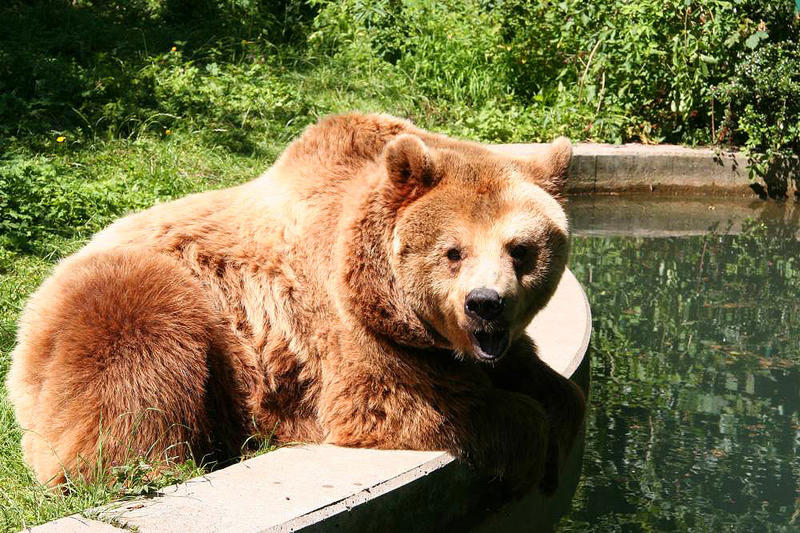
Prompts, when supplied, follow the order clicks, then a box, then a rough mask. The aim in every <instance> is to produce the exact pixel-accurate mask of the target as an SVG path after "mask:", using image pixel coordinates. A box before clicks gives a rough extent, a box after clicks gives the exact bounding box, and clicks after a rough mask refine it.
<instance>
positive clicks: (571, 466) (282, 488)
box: [33, 271, 591, 533]
mask: <svg viewBox="0 0 800 533" xmlns="http://www.w3.org/2000/svg"><path fill="white" fill-rule="evenodd" d="M528 332H529V334H531V335H532V337H533V339H534V340H535V341H536V342H537V345H538V347H539V351H540V356H541V357H542V359H543V360H545V361H546V362H547V363H548V364H550V365H551V366H552V367H553V368H554V369H556V370H557V371H558V372H560V373H562V375H565V376H567V377H570V376H571V377H572V379H574V380H575V381H576V383H578V384H579V385H580V386H581V387H582V388H583V389H584V391H586V392H587V393H588V387H589V364H588V358H587V357H585V354H586V350H587V347H588V344H589V337H590V335H591V314H590V310H589V304H588V301H587V299H586V296H585V294H584V292H583V290H582V288H581V287H580V284H579V283H578V281H577V280H576V279H575V277H574V276H573V275H572V273H571V272H569V271H567V272H566V273H565V274H564V276H563V278H562V280H561V282H560V284H559V286H558V289H557V290H556V294H555V295H554V296H553V298H552V299H551V301H550V303H549V304H548V305H547V307H546V308H545V309H544V310H543V311H542V312H540V313H539V315H538V316H537V317H536V319H534V321H533V323H532V324H531V325H530V326H529V328H528ZM582 455H583V437H582V436H581V437H580V439H579V442H577V443H576V445H575V446H574V447H573V450H572V452H571V454H570V457H569V458H568V460H567V463H566V466H565V467H564V469H563V471H562V474H561V483H560V486H559V489H558V491H557V492H556V493H555V494H554V495H553V496H551V497H549V498H545V497H543V496H542V495H541V494H540V493H539V492H538V490H533V491H532V492H530V493H529V494H527V495H525V496H524V497H522V498H521V499H517V500H514V501H506V500H504V499H503V497H502V495H499V494H496V493H495V492H496V489H495V488H494V487H489V486H487V485H486V483H485V482H483V481H481V480H479V479H478V478H477V477H476V475H475V474H474V473H473V472H472V471H471V470H470V469H469V468H467V467H466V466H465V465H463V464H461V463H459V462H457V461H456V460H455V459H454V458H453V457H452V456H450V455H449V454H447V453H444V452H419V451H408V450H396V451H393V450H389V451H387V450H371V449H354V448H340V447H336V446H320V445H314V446H295V447H286V448H281V449H279V450H277V451H274V452H270V453H267V454H265V455H262V456H259V457H256V458H254V459H249V460H247V461H243V462H241V463H239V464H236V465H233V466H230V467H228V468H224V469H221V470H218V471H216V472H212V473H210V474H208V475H206V476H203V477H199V478H195V479H192V480H189V481H187V482H185V483H181V484H178V485H175V486H171V487H167V488H165V489H163V490H162V491H161V493H160V494H159V496H157V497H154V498H149V499H140V500H134V501H128V502H121V503H116V504H111V505H108V506H105V507H103V508H100V509H95V510H92V511H88V512H86V513H84V514H85V515H86V516H88V517H90V518H92V519H95V520H90V519H86V518H83V517H79V516H73V517H67V518H62V519H61V520H57V521H55V522H51V523H48V524H45V525H43V526H39V527H36V528H34V529H33V531H36V532H37V533H39V532H48V531H54V532H55V531H59V532H67V533H69V532H87V531H92V532H95V531H97V532H100V531H102V532H111V531H125V530H135V531H140V532H143V533H144V532H156V531H158V532H176V533H177V532H179V531H180V532H183V531H192V532H212V531H214V532H218V531H237V532H256V531H272V532H282V531H334V530H339V531H366V530H382V531H385V532H391V531H407V530H409V529H412V530H414V531H430V532H435V531H442V530H448V529H455V530H465V529H473V530H477V531H498V530H503V531H514V530H523V531H530V530H535V531H545V530H548V529H550V528H551V527H552V525H553V524H554V523H555V522H556V520H557V519H558V518H559V517H560V516H561V515H562V514H563V513H564V512H566V510H568V509H569V504H570V501H571V499H572V495H573V494H574V491H575V488H576V487H577V483H578V479H579V477H580V468H581V463H582ZM96 520H100V521H99V522H98V521H96ZM109 524H114V526H111V525H109ZM498 528H499V529H498Z"/></svg>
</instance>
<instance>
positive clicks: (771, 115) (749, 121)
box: [717, 43, 800, 197]
mask: <svg viewBox="0 0 800 533" xmlns="http://www.w3.org/2000/svg"><path fill="white" fill-rule="evenodd" d="M717 97H718V98H719V100H720V102H722V103H723V104H725V105H726V106H727V107H726V115H725V122H724V124H723V128H724V129H723V132H722V133H723V137H724V138H726V139H727V140H729V141H730V142H731V143H736V144H741V145H743V147H744V151H745V152H746V153H747V155H748V156H749V158H750V163H751V166H750V168H751V171H752V172H753V173H754V174H755V175H756V176H758V177H761V178H763V179H764V180H765V181H766V183H767V185H768V187H769V189H770V190H769V194H770V195H771V196H773V197H782V196H785V194H786V190H787V187H788V180H790V179H794V180H795V183H797V180H798V179H800V177H798V175H797V171H798V166H797V163H798V162H797V155H798V154H800V120H798V119H800V49H798V47H797V46H796V44H789V43H778V44H774V43H768V44H766V45H765V46H762V47H759V48H758V49H756V50H754V51H752V52H751V53H749V54H746V55H745V56H744V57H743V59H742V61H741V62H740V63H739V64H738V65H737V66H736V72H735V76H734V77H733V79H732V80H731V81H730V82H728V83H726V84H723V85H722V86H720V87H719V89H718V90H717Z"/></svg>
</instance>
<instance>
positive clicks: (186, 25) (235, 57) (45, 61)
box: [0, 0, 314, 138]
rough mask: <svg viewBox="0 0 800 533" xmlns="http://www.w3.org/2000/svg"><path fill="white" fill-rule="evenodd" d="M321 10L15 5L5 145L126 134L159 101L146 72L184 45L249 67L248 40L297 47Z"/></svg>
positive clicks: (11, 8)
mask: <svg viewBox="0 0 800 533" xmlns="http://www.w3.org/2000/svg"><path fill="white" fill-rule="evenodd" d="M313 15H314V11H313V8H312V7H311V6H309V5H308V3H307V2H300V1H292V0H251V1H249V2H224V1H223V0H197V1H192V0H94V1H91V0H71V1H70V0H50V1H46V0H38V1H37V0H34V1H21V0H11V2H10V3H9V4H6V5H5V6H4V7H0V19H2V27H0V138H2V137H6V138H11V137H14V138H26V137H30V136H36V135H42V134H52V133H53V132H62V131H68V130H69V131H73V132H76V131H77V132H79V133H92V134H97V132H104V133H106V134H107V135H110V136H126V135H129V134H130V133H131V131H132V130H133V129H134V128H136V127H137V120H136V117H141V112H140V111H141V110H142V109H157V108H158V101H157V100H158V95H157V92H156V91H155V90H154V86H153V84H152V83H149V81H151V80H148V78H147V77H146V76H142V75H141V71H142V70H143V69H144V68H146V67H147V65H148V64H150V63H151V62H152V61H153V58H155V57H158V56H159V55H164V54H167V53H169V51H170V50H171V48H172V47H173V46H176V47H179V49H180V51H181V53H182V54H183V56H184V57H188V58H189V59H192V60H194V61H197V62H200V63H202V62H203V61H204V60H207V59H208V58H209V56H212V55H213V56H214V60H215V61H220V60H221V61H229V62H236V61H239V60H241V59H242V58H241V56H242V54H243V53H242V44H241V43H242V42H243V41H246V40H248V39H260V40H265V41H268V42H269V43H272V44H276V45H282V46H286V47H299V46H302V43H303V42H304V41H305V39H304V32H305V28H307V27H308V24H307V23H308V22H309V21H310V20H311V19H312V18H313Z"/></svg>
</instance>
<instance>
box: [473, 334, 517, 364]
mask: <svg viewBox="0 0 800 533" xmlns="http://www.w3.org/2000/svg"><path fill="white" fill-rule="evenodd" d="M473 336H474V337H475V344H477V346H476V348H478V350H476V351H477V352H478V357H480V358H481V359H487V360H491V359H497V358H499V357H500V356H501V355H503V353H504V352H505V351H506V348H508V331H492V332H489V331H482V330H478V331H476V332H475V333H473Z"/></svg>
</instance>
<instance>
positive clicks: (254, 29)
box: [0, 0, 800, 529]
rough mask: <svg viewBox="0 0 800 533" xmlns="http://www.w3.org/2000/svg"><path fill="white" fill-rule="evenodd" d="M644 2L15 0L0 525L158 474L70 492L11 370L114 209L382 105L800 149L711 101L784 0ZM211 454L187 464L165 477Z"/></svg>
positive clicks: (0, 129)
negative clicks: (335, 116)
mask: <svg viewBox="0 0 800 533" xmlns="http://www.w3.org/2000/svg"><path fill="white" fill-rule="evenodd" d="M629 4H630V5H626V7H625V8H624V9H623V8H620V7H619V5H620V4H619V3H618V2H613V1H601V2H593V3H589V4H586V3H585V2H579V1H577V0H565V1H564V2H559V3H548V4H545V3H532V2H523V1H518V0H507V1H504V2H486V1H477V0H476V1H468V2H461V1H458V2H456V1H455V0H453V1H448V2H444V3H442V2H437V3H432V2H425V1H423V0H403V1H399V2H398V1H395V0H371V1H366V2H362V1H360V0H359V1H356V0H344V1H338V0H337V1H330V2H329V1H326V0H309V1H307V2H294V1H288V0H284V1H280V0H270V1H267V0H264V1H260V0H230V1H228V0H225V1H223V0H199V1H196V2H189V1H188V0H106V1H103V2H98V1H94V0H70V1H67V0H51V1H44V0H39V1H37V0H33V1H22V0H10V1H8V2H6V3H4V6H3V7H0V17H2V20H3V25H2V26H1V27H0V528H6V529H18V528H21V527H23V526H25V525H30V524H36V523H40V522H43V521H47V520H50V519H53V518H56V517H59V516H62V515H64V514H68V513H72V512H76V511H79V510H81V509H83V508H87V507H91V506H94V505H98V504H101V503H103V502H105V501H108V500H109V499H112V498H115V497H120V496H125V495H126V494H127V493H128V492H126V491H130V487H136V486H141V483H137V479H138V480H141V477H142V472H143V469H144V470H146V467H145V466H143V465H141V464H140V463H139V462H137V460H135V459H132V462H131V464H130V465H128V468H127V470H120V471H118V472H117V474H118V476H117V477H113V478H111V479H107V480H106V481H107V483H105V484H104V483H98V484H94V485H86V484H80V483H76V484H75V486H74V487H72V491H71V492H70V493H69V494H68V495H66V496H64V495H61V494H60V493H59V494H56V493H53V492H49V491H47V490H46V489H44V488H43V487H41V486H39V485H37V484H36V483H35V482H34V480H33V478H32V476H31V473H30V472H29V471H28V469H27V468H26V466H25V465H24V463H23V461H22V458H21V453H20V448H19V439H20V435H21V434H20V431H21V430H20V428H19V427H18V426H17V425H16V422H15V421H14V417H13V414H12V409H11V406H10V405H9V404H8V401H7V399H6V393H5V390H4V385H3V384H2V383H3V382H4V379H5V375H6V373H7V370H8V365H9V354H10V351H11V349H12V348H13V345H14V334H15V328H16V326H15V324H16V321H17V318H18V316H19V313H20V309H21V306H22V305H23V303H24V301H25V299H26V298H27V297H28V296H29V295H30V294H31V292H32V291H33V290H35V288H36V287H37V286H38V284H39V283H40V282H41V281H42V280H43V279H44V277H45V276H46V275H47V274H48V272H49V271H50V270H51V269H52V267H53V265H54V264H55V262H56V261H58V260H59V259H60V258H62V257H64V256H65V255H67V254H69V253H70V252H72V251H74V250H76V249H77V248H78V247H80V246H81V244H82V243H83V242H85V241H86V240H87V239H88V238H89V237H90V236H91V235H92V234H93V233H94V232H96V231H97V230H99V229H100V228H102V227H104V226H105V225H107V224H108V223H110V222H111V221H113V220H114V219H116V218H118V217H119V216H121V215H124V214H125V213H127V212H130V211H134V210H139V209H143V208H146V207H148V206H150V205H152V204H154V203H156V202H160V201H167V200H170V199H172V198H176V197H179V196H182V195H184V194H186V193H189V192H193V191H200V190H206V189H211V188H219V187H224V186H227V185H230V184H234V183H240V182H242V181H245V180H248V179H251V178H253V177H255V176H257V175H258V174H259V173H260V172H262V171H263V170H265V169H266V168H267V167H268V166H269V165H270V164H271V162H272V161H273V160H274V159H275V158H276V157H277V155H278V154H279V153H280V151H281V150H282V149H283V148H284V147H285V146H286V144H287V143H288V142H289V141H290V140H291V139H292V138H293V137H295V136H296V135H297V134H298V133H299V132H300V131H301V130H302V129H303V128H304V127H305V126H306V125H308V124H310V123H313V122H315V121H316V120H317V119H318V118H320V117H321V116H324V115H327V114H330V113H336V112H343V111H349V110H361V111H380V112H389V113H394V114H396V115H400V116H404V117H407V118H410V119H412V120H414V121H415V122H417V123H418V124H419V125H421V126H423V127H426V128H431V129H435V130H438V131H442V132H445V133H449V134H452V135H457V136H462V137H470V138H474V139H479V140H483V141H487V142H532V141H546V140H550V139H552V138H554V137H556V136H557V135H568V136H570V137H571V138H572V139H573V140H576V141H577V140H584V139H586V140H595V141H608V142H621V141H630V140H639V141H645V142H658V141H670V142H685V143H705V142H711V141H715V140H719V139H715V138H714V135H712V134H713V133H717V132H718V131H719V130H717V132H715V130H714V127H713V126H712V124H716V125H717V128H719V124H721V123H723V122H725V123H726V124H727V127H728V130H727V132H728V133H727V134H726V135H727V136H726V137H724V138H723V139H721V140H722V141H725V142H729V141H734V142H739V143H746V142H748V141H753V142H751V143H750V145H752V146H757V145H758V143H757V142H756V141H758V142H762V141H763V139H762V137H763V136H764V135H768V136H769V139H768V140H770V141H774V142H772V144H770V147H771V148H770V149H771V150H772V151H773V152H774V153H780V152H781V151H784V150H786V149H787V147H792V146H796V145H797V142H798V140H797V131H796V129H792V130H786V131H783V130H781V132H780V135H777V134H772V133H769V131H771V130H769V131H768V130H766V129H764V128H762V127H761V126H760V125H759V124H761V122H763V121H760V120H759V117H760V116H769V117H770V119H769V121H767V122H768V123H769V124H777V125H780V124H783V123H784V122H785V123H787V124H796V123H797V122H798V121H797V120H794V122H791V120H789V119H796V117H794V115H791V116H789V115H786V113H795V110H794V108H787V107H786V106H785V105H782V104H781V102H782V101H783V100H779V101H775V102H772V101H769V102H767V101H766V100H757V101H755V100H754V102H755V104H756V105H753V106H750V107H748V108H747V112H746V113H739V109H738V107H737V105H739V104H740V103H741V102H747V101H748V97H747V94H742V93H741V91H745V92H746V91H747V88H748V87H749V84H748V83H740V84H739V85H734V86H733V88H732V89H730V90H731V91H734V90H736V91H739V92H736V93H735V94H736V98H735V101H733V102H730V105H728V106H727V108H726V106H724V105H717V106H716V107H713V106H711V105H710V103H711V102H713V100H714V94H716V93H714V92H713V89H714V87H715V86H716V85H717V84H721V83H724V82H728V81H730V80H731V77H732V76H733V75H734V74H735V73H736V72H738V71H737V68H738V69H739V70H742V68H744V67H741V66H742V65H744V66H745V67H746V65H747V64H749V63H747V61H746V60H748V59H747V58H749V57H750V56H749V55H748V54H749V53H750V50H751V48H755V49H756V51H757V50H758V48H759V47H761V46H762V45H766V44H769V43H778V42H785V43H789V45H791V44H792V43H797V42H798V38H797V33H798V27H800V26H798V22H797V21H796V20H795V19H794V18H793V14H792V12H791V8H790V7H789V8H785V6H783V5H782V4H781V6H778V5H777V3H776V6H774V7H764V6H763V4H764V3H761V2H754V1H749V0H741V1H738V0H737V1H736V2H732V3H731V2H728V1H724V0H714V1H713V2H702V3H700V2H689V4H691V5H688V7H687V4H686V2H684V1H683V0H674V1H673V0H670V1H669V2H666V3H664V2H661V1H656V0H638V1H637V2H635V3H629ZM787 5H789V4H788V3H787ZM629 35H637V36H638V38H637V39H630V38H628V36H629ZM598 43H600V44H598ZM741 58H745V59H744V60H743V59H741ZM791 70H792V69H790V68H787V69H786V71H787V72H788V74H787V73H786V72H783V71H781V72H776V73H775V76H774V81H772V82H770V83H771V84H773V85H775V87H778V88H779V89H780V90H771V89H770V87H771V86H772V85H770V87H762V88H760V92H759V94H764V95H775V94H780V95H786V94H794V92H796V91H795V90H794V87H795V86H794V85H793V83H795V81H796V80H794V78H792V76H793V74H792V73H791ZM795 70H797V69H795ZM781 88H782V89H781ZM731 94H733V93H731ZM720 98H722V99H723V100H724V95H722V96H720ZM784 100H785V99H784ZM787 109H790V111H786V110H787ZM726 113H727V115H726ZM781 113H783V115H782V114H781ZM740 115H741V116H742V117H745V118H746V119H747V120H746V121H745V122H743V121H742V120H739V123H741V124H739V123H737V122H736V119H737V117H739V116H740ZM726 117H727V119H726ZM782 117H783V118H782ZM726 120H727V122H726ZM737 124H738V125H737ZM737 128H738V129H737ZM765 132H766V133H765ZM754 143H755V144H754ZM750 145H748V146H750ZM176 468H177V467H176ZM196 472H197V470H195V467H194V466H190V467H188V468H183V469H181V468H178V469H177V470H176V471H175V473H173V474H170V475H168V476H166V478H165V479H164V480H162V481H163V482H170V481H174V480H175V479H179V478H181V477H183V476H185V475H191V474H192V473H196ZM157 483H158V482H156V484H157ZM126 487H127V488H126ZM145 488H146V487H145ZM134 492H135V491H134Z"/></svg>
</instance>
